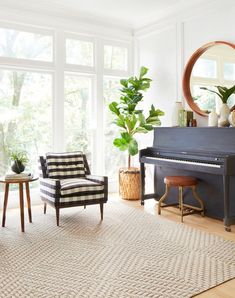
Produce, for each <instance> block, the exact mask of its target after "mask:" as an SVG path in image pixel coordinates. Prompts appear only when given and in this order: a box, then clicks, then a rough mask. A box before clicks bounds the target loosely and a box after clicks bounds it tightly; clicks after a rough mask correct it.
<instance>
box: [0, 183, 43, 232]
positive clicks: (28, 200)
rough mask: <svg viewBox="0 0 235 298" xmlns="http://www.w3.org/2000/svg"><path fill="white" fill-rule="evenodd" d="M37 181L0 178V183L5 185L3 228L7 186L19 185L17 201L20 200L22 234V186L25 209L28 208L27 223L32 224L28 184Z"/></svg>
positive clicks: (4, 214)
mask: <svg viewBox="0 0 235 298" xmlns="http://www.w3.org/2000/svg"><path fill="white" fill-rule="evenodd" d="M36 180H38V177H35V178H31V179H17V180H16V179H15V180H14V179H7V180H5V178H4V177H3V178H0V183H4V184H5V193H4V203H3V215H2V227H5V222H6V210H7V202H8V194H9V186H10V184H18V185H19V200H20V219H21V231H22V232H24V193H23V185H24V184H25V189H26V198H27V207H28V215H29V222H30V223H31V222H32V213H31V201H30V191H29V183H30V182H33V181H36Z"/></svg>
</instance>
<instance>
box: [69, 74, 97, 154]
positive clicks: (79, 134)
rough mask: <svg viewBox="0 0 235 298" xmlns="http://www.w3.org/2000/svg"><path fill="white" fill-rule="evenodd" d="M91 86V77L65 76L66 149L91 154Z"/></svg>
mask: <svg viewBox="0 0 235 298" xmlns="http://www.w3.org/2000/svg"><path fill="white" fill-rule="evenodd" d="M91 88H92V79H91V78H89V77H83V76H77V75H66V76H65V119H64V123H65V144H66V151H83V152H84V153H86V154H88V158H89V159H90V155H91V148H92V147H91V145H92V139H91V130H90V129H89V128H90V119H91V116H90V115H91V112H92V110H91V104H92V102H91Z"/></svg>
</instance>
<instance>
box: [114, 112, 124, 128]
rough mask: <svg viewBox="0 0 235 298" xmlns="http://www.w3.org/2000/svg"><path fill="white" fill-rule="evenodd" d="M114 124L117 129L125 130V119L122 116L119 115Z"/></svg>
mask: <svg viewBox="0 0 235 298" xmlns="http://www.w3.org/2000/svg"><path fill="white" fill-rule="evenodd" d="M115 124H116V125H117V126H119V127H122V128H124V129H126V125H125V117H124V116H123V115H119V116H118V118H117V119H116V120H115Z"/></svg>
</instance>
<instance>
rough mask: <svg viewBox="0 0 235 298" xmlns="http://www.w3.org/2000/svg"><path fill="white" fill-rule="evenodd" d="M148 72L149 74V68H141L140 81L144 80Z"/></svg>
mask: <svg viewBox="0 0 235 298" xmlns="http://www.w3.org/2000/svg"><path fill="white" fill-rule="evenodd" d="M147 72H148V68H147V67H144V66H141V68H140V79H142V78H143V76H145V75H146V73H147Z"/></svg>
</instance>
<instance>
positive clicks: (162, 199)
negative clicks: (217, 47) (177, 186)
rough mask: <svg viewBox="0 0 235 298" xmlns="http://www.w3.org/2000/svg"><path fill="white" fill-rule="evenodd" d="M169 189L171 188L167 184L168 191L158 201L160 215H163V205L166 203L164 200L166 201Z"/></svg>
mask: <svg viewBox="0 0 235 298" xmlns="http://www.w3.org/2000/svg"><path fill="white" fill-rule="evenodd" d="M169 189H170V187H169V186H168V185H167V184H166V191H165V193H164V195H163V196H162V197H161V198H160V200H159V201H158V214H159V215H160V214H161V204H162V203H163V202H164V200H165V199H166V197H167V195H168V193H169Z"/></svg>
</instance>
